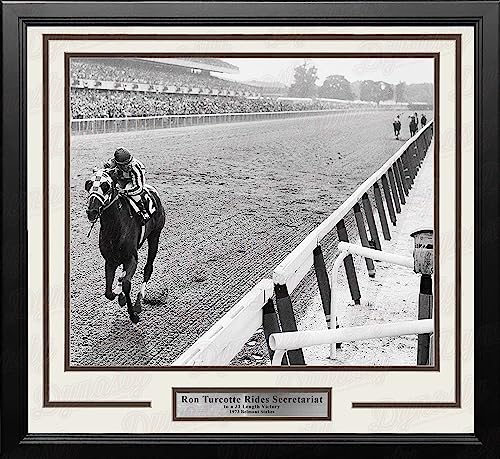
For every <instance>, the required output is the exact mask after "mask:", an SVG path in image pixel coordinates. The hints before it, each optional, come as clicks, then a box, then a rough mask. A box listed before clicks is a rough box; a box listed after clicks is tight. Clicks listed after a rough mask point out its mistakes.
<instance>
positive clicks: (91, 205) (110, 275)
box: [85, 169, 165, 323]
mask: <svg viewBox="0 0 500 459" xmlns="http://www.w3.org/2000/svg"><path fill="white" fill-rule="evenodd" d="M115 185H116V180H115V177H112V175H111V173H110V172H109V171H108V170H107V169H100V170H97V171H95V172H94V174H93V176H92V178H91V179H90V180H87V181H86V182H85V189H86V190H87V192H88V193H89V198H88V206H87V217H88V219H89V221H90V222H91V223H92V224H94V223H95V222H96V221H97V220H98V219H100V220H101V229H100V231H99V250H100V251H101V254H102V256H103V257H104V260H105V264H104V268H105V273H106V291H105V293H104V294H105V296H106V298H107V299H108V300H113V299H115V298H116V296H117V294H118V292H114V291H113V290H112V288H113V281H114V278H115V273H116V269H117V268H118V267H119V266H120V265H121V266H122V267H123V270H124V272H125V274H124V276H123V277H122V278H121V287H122V291H121V292H120V293H119V295H118V302H119V303H120V305H121V306H124V305H125V304H127V309H128V313H129V316H130V320H131V321H132V322H133V323H137V322H138V321H139V313H140V312H141V310H142V300H143V298H144V295H145V293H146V286H147V283H148V282H149V279H150V278H151V274H152V272H153V261H154V259H155V257H156V254H157V252H158V241H159V238H160V233H161V231H162V229H163V227H164V226H165V210H164V209H163V205H162V203H161V201H160V198H159V196H158V194H157V193H156V192H152V193H151V194H152V196H153V199H154V201H155V207H156V212H154V213H153V215H152V216H151V218H150V219H149V220H148V221H147V222H146V225H145V228H144V234H142V233H143V225H142V224H141V221H140V219H139V217H138V216H136V215H135V213H134V212H133V211H132V209H131V207H130V204H129V203H128V200H127V199H128V198H126V197H125V196H123V195H121V194H120V193H119V192H118V190H117V189H116V186H115ZM146 239H147V241H148V259H147V261H146V266H145V267H144V280H143V283H142V286H141V289H140V291H139V293H138V294H137V299H136V301H135V304H134V305H132V300H131V299H130V290H131V287H132V277H133V276H134V274H135V270H136V269H137V252H138V250H139V248H140V247H141V245H142V243H143V242H144V241H145V240H146Z"/></svg>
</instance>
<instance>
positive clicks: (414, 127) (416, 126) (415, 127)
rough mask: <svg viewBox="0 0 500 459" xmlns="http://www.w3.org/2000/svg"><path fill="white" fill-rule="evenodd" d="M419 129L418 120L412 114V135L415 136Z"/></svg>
mask: <svg viewBox="0 0 500 459" xmlns="http://www.w3.org/2000/svg"><path fill="white" fill-rule="evenodd" d="M417 130H418V121H417V120H415V117H414V116H410V137H413V136H414V135H415V134H416V133H417Z"/></svg>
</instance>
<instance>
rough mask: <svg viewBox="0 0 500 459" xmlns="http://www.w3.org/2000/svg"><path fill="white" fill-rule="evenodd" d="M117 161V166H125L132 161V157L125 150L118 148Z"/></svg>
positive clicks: (116, 152) (116, 151)
mask: <svg viewBox="0 0 500 459" xmlns="http://www.w3.org/2000/svg"><path fill="white" fill-rule="evenodd" d="M115 161H116V164H117V165H119V166H125V165H127V164H128V163H130V161H132V155H131V154H130V152H129V151H128V150H126V149H125V148H117V149H116V150H115Z"/></svg>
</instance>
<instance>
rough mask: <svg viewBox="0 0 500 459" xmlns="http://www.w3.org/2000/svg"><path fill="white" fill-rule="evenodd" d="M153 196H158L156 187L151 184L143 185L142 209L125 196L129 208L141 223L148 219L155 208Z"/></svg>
mask: <svg viewBox="0 0 500 459" xmlns="http://www.w3.org/2000/svg"><path fill="white" fill-rule="evenodd" d="M154 196H158V192H157V191H156V189H155V188H154V187H152V186H151V185H145V186H144V189H143V191H142V193H141V201H142V205H143V207H144V209H143V210H141V209H140V208H139V206H138V204H137V202H135V201H134V200H133V199H132V198H130V197H128V196H127V201H128V203H129V205H130V208H131V209H132V211H133V212H134V214H135V215H136V216H137V217H138V218H139V219H140V220H141V223H142V224H143V225H145V224H146V223H147V222H148V221H149V219H150V218H151V217H152V216H153V214H154V213H155V212H156V210H157V208H156V203H155V198H154Z"/></svg>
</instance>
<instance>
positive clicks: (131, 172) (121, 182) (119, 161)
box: [104, 148, 148, 221]
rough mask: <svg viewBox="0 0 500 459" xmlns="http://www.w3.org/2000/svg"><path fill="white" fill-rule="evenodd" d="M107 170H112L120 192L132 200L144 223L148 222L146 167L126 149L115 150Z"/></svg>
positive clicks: (108, 162)
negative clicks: (145, 195) (145, 185)
mask: <svg viewBox="0 0 500 459" xmlns="http://www.w3.org/2000/svg"><path fill="white" fill-rule="evenodd" d="M104 167H105V168H106V169H111V170H112V171H113V172H114V174H115V176H116V179H117V185H116V187H117V189H118V192H119V193H121V194H124V195H125V196H127V197H129V198H130V199H132V200H133V201H134V202H135V203H136V204H137V207H138V208H139V210H140V212H141V214H142V215H141V217H142V219H143V221H145V220H147V218H148V213H147V211H146V205H145V203H144V201H143V198H142V192H143V190H144V171H145V167H144V164H142V163H141V162H140V161H139V160H138V159H136V158H134V157H133V156H132V155H131V154H130V152H129V151H128V150H126V149H125V148H118V149H116V150H115V154H114V157H113V158H110V159H109V160H108V161H107V162H106V163H105V164H104Z"/></svg>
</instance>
